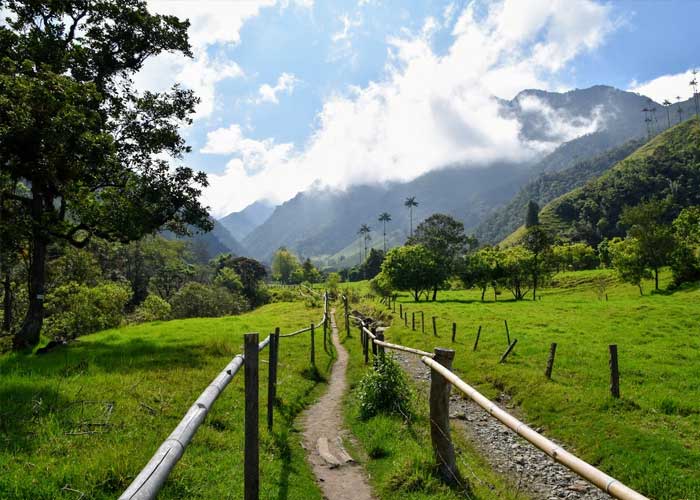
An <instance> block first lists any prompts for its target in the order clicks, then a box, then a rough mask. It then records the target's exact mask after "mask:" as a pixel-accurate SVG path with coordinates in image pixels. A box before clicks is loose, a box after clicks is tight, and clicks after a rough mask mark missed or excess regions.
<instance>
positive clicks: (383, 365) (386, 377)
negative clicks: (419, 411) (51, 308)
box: [358, 355, 413, 420]
mask: <svg viewBox="0 0 700 500" xmlns="http://www.w3.org/2000/svg"><path fill="white" fill-rule="evenodd" d="M358 401H359V411H360V418H361V419H362V420H367V419H369V418H372V417H374V416H376V415H378V414H380V413H385V414H396V415H401V416H403V417H404V418H409V417H410V416H411V415H412V413H413V408H412V407H413V405H412V403H413V391H412V390H411V387H410V386H409V385H408V380H407V378H406V374H405V373H404V372H403V370H402V369H401V367H400V366H399V364H398V363H397V362H396V361H395V360H394V358H393V356H391V355H381V356H378V357H377V358H376V359H375V360H374V369H373V370H369V371H368V372H367V373H366V374H365V376H364V377H362V380H360V384H359V387H358Z"/></svg>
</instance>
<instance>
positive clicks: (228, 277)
mask: <svg viewBox="0 0 700 500" xmlns="http://www.w3.org/2000/svg"><path fill="white" fill-rule="evenodd" d="M214 284H215V285H217V286H220V287H223V288H225V289H226V290H228V291H229V292H231V293H237V294H240V293H241V292H243V281H242V280H241V277H240V276H238V273H237V272H236V271H234V270H233V269H231V268H230V267H224V268H222V269H221V270H219V272H218V274H217V275H216V277H215V278H214Z"/></svg>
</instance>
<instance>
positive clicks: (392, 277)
mask: <svg viewBox="0 0 700 500" xmlns="http://www.w3.org/2000/svg"><path fill="white" fill-rule="evenodd" d="M439 272H440V271H439V266H438V264H437V262H435V258H434V257H433V254H432V253H431V252H430V251H428V249H427V248H425V247H424V246H423V245H407V246H403V247H397V248H392V249H391V250H389V252H388V253H387V256H386V258H385V259H384V262H383V263H382V274H384V276H385V277H386V279H387V280H388V281H389V283H390V284H391V286H392V287H393V288H395V289H397V290H410V291H411V292H412V293H413V299H414V300H415V301H416V302H417V301H419V300H420V295H421V293H422V292H423V291H425V290H429V289H431V288H432V287H433V285H434V284H435V275H436V274H438V273H439Z"/></svg>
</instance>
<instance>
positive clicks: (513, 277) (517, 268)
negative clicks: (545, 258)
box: [499, 246, 538, 300]
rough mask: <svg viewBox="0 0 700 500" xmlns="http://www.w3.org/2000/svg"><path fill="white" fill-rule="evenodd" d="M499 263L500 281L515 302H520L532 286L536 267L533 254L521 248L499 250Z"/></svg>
mask: <svg viewBox="0 0 700 500" xmlns="http://www.w3.org/2000/svg"><path fill="white" fill-rule="evenodd" d="M499 263H500V268H501V272H502V280H503V283H504V284H505V286H506V287H507V288H508V289H509V290H510V291H511V293H512V294H513V297H514V298H515V300H522V299H524V298H525V295H526V294H527V293H528V292H529V291H530V289H531V288H532V286H533V270H534V269H535V268H536V266H537V265H538V263H537V261H536V260H535V254H534V253H533V252H532V251H530V250H528V249H527V248H525V247H522V246H514V247H508V248H506V249H504V250H501V252H500V255H499Z"/></svg>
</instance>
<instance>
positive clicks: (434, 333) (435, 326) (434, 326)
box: [433, 316, 437, 337]
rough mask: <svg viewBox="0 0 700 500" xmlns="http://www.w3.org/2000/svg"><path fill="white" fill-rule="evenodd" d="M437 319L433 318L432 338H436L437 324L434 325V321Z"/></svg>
mask: <svg viewBox="0 0 700 500" xmlns="http://www.w3.org/2000/svg"><path fill="white" fill-rule="evenodd" d="M436 319H437V318H436V317H435V316H433V337H437V324H436V323H435V320H436Z"/></svg>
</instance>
